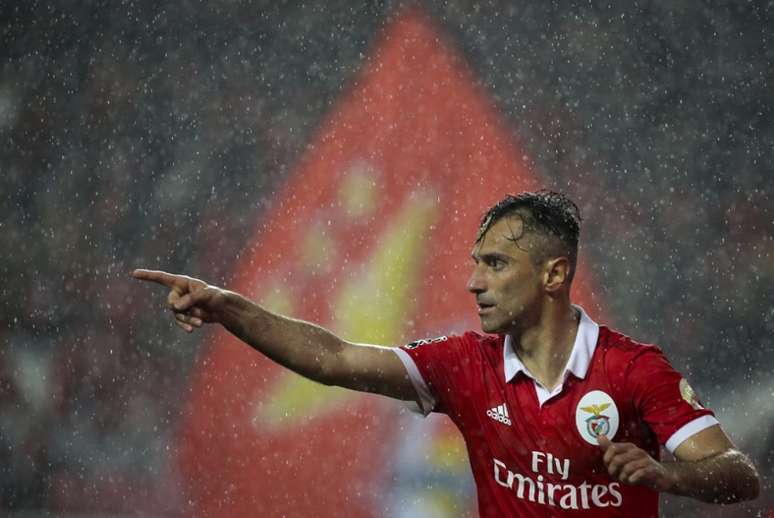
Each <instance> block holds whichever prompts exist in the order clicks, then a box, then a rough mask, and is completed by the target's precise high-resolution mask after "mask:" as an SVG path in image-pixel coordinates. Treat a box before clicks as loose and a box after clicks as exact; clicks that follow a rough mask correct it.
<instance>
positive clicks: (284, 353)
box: [132, 270, 416, 400]
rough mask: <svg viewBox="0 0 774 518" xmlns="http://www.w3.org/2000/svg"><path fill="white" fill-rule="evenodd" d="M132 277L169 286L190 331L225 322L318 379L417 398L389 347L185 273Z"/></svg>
mask: <svg viewBox="0 0 774 518" xmlns="http://www.w3.org/2000/svg"><path fill="white" fill-rule="evenodd" d="M132 276H133V277H135V278H136V279H140V280H144V281H151V282H155V283H158V284H161V285H163V286H165V287H167V288H168V289H169V290H170V291H169V295H168V296H167V305H168V306H169V309H171V310H172V312H173V313H174V315H175V323H176V324H177V325H178V326H180V327H181V328H183V329H184V330H185V331H187V332H189V333H190V332H192V331H193V330H194V329H195V328H198V327H201V326H202V325H203V324H204V323H208V322H212V323H220V324H222V325H223V327H225V328H226V329H227V330H228V331H230V332H231V333H232V334H234V335H235V336H236V337H238V338H239V339H240V340H242V341H243V342H245V343H247V344H248V345H250V346H251V347H252V348H254V349H256V350H257V351H259V352H261V353H263V354H265V355H266V356H268V357H269V358H271V359H272V360H274V361H275V362H277V363H279V364H280V365H283V366H284V367H287V368H288V369H291V370H292V371H294V372H297V373H298V374H301V375H302V376H305V377H307V378H309V379H312V380H314V381H317V382H320V383H324V384H326V385H338V386H341V387H346V388H350V389H353V390H359V391H363V392H374V393H378V394H383V395H385V396H390V397H393V398H396V399H401V400H415V399H416V392H415V390H414V388H413V386H412V384H411V381H410V380H409V378H408V376H407V374H406V369H405V367H404V366H403V363H402V362H401V361H400V359H399V358H398V356H397V355H396V354H395V353H394V352H392V351H391V350H390V348H388V347H380V346H377V345H366V344H354V343H351V342H347V341H345V340H343V339H341V338H339V337H337V336H336V335H334V334H333V333H331V332H330V331H328V330H327V329H324V328H322V327H320V326H317V325H315V324H311V323H309V322H304V321H302V320H296V319H292V318H288V317H285V316H282V315H278V314H275V313H272V312H270V311H268V310H266V309H264V308H262V307H261V306H259V305H258V304H255V303H254V302H252V301H250V300H248V299H247V298H245V297H243V296H242V295H240V294H238V293H235V292H233V291H228V290H224V289H221V288H218V287H217V286H210V285H208V284H207V283H205V282H204V281H201V280H199V279H194V278H192V277H188V276H185V275H174V274H170V273H166V272H161V271H156V270H135V271H134V272H132Z"/></svg>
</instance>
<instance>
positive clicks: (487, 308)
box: [477, 302, 495, 315]
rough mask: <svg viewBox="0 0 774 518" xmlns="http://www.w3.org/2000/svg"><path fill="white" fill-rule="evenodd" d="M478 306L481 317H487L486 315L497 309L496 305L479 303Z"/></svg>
mask: <svg viewBox="0 0 774 518" xmlns="http://www.w3.org/2000/svg"><path fill="white" fill-rule="evenodd" d="M477 305H478V314H479V315H485V314H486V313H489V312H490V311H492V310H493V309H494V307H495V305H494V304H486V303H483V302H478V303H477Z"/></svg>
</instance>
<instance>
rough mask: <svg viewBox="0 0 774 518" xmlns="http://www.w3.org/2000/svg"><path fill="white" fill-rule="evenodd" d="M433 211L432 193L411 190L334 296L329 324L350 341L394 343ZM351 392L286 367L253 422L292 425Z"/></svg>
mask: <svg viewBox="0 0 774 518" xmlns="http://www.w3.org/2000/svg"><path fill="white" fill-rule="evenodd" d="M435 213H436V205H435V201H434V198H433V197H432V196H430V195H428V194H427V193H413V194H412V195H411V196H409V198H408V199H407V200H406V202H405V203H404V205H403V207H401V209H400V210H399V211H398V213H397V214H396V215H395V216H394V217H393V218H392V221H391V222H390V223H389V224H388V226H387V228H386V230H385V231H384V233H383V234H382V236H381V237H380V238H379V239H378V241H377V245H376V246H377V248H376V251H375V253H374V254H373V256H372V257H371V259H370V260H369V262H368V263H367V264H366V265H365V267H364V268H363V269H362V270H361V271H360V272H357V271H353V272H352V275H351V276H350V277H349V278H348V279H347V280H346V282H344V283H343V286H342V289H341V291H340V292H339V294H338V295H337V296H334V300H335V301H336V302H335V308H334V323H333V326H332V327H333V330H334V331H335V332H336V333H337V334H338V335H339V336H342V337H344V338H346V339H348V340H351V341H355V342H367V343H379V344H395V343H396V342H397V340H399V339H400V338H401V336H402V334H403V330H404V327H405V323H406V320H407V319H408V318H409V317H410V316H411V314H412V312H413V309H414V303H415V299H414V298H413V296H414V295H415V294H416V286H417V277H418V270H419V267H420V265H421V264H422V257H423V253H424V251H425V250H427V249H428V247H427V243H426V236H427V232H428V230H429V228H430V226H431V224H432V221H433V218H434V217H435ZM355 396H356V394H355V393H354V392H351V391H348V390H345V389H341V388H336V387H326V386H324V385H320V384H318V383H315V382H313V381H309V380H307V379H305V378H303V377H301V376H299V375H297V374H293V373H290V372H288V373H286V374H285V375H283V376H281V377H280V378H279V379H278V381H277V383H276V385H275V387H274V388H273V389H272V390H270V391H269V392H268V393H267V394H266V395H265V396H264V397H265V402H264V403H263V404H261V405H259V406H258V408H257V411H256V415H255V423H256V424H260V425H262V426H275V427H278V426H295V425H297V423H298V421H299V420H309V419H312V418H314V417H315V416H319V415H320V414H322V413H324V412H328V411H330V410H332V409H333V408H336V407H338V406H339V405H340V404H341V403H342V402H343V401H344V400H346V399H348V398H352V397H355Z"/></svg>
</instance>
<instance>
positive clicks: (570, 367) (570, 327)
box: [133, 191, 760, 517]
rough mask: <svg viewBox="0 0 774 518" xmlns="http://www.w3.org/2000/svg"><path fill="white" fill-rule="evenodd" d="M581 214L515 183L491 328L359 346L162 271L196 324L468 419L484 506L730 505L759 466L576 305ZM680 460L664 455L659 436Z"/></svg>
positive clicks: (494, 282)
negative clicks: (682, 499)
mask: <svg viewBox="0 0 774 518" xmlns="http://www.w3.org/2000/svg"><path fill="white" fill-rule="evenodd" d="M579 229H580V215H579V213H578V209H577V207H576V206H575V204H574V203H573V202H572V201H570V200H569V199H568V198H566V197H565V196H563V195H561V194H558V193H553V192H548V191H540V192H537V193H522V194H520V195H518V196H508V197H506V198H505V199H504V200H502V201H501V202H500V203H498V204H497V205H495V206H494V207H492V208H491V209H490V210H489V211H488V212H487V214H486V215H485V217H484V218H483V220H482V223H481V227H480V229H479V231H478V235H477V237H476V240H475V244H474V247H473V252H472V257H473V261H474V266H473V273H472V275H471V278H470V281H469V283H468V289H469V291H470V292H471V293H472V294H473V295H474V296H475V298H476V302H477V305H478V313H479V317H480V319H481V327H482V329H483V331H484V332H485V333H489V335H481V334H478V333H474V332H468V333H465V334H464V335H463V336H449V337H439V338H436V339H432V340H420V341H417V342H413V343H411V344H408V345H405V346H403V347H399V348H389V347H381V346H376V345H367V344H355V343H350V342H347V341H345V340H342V339H341V338H338V337H337V336H335V335H334V334H332V333H331V332H329V331H327V330H325V329H323V328H321V327H319V326H316V325H314V324H311V323H307V322H303V321H300V320H295V319H291V318H287V317H284V316H281V315H277V314H273V313H271V312H269V311H267V310H265V309H263V308H261V307H260V306H258V305H256V304H255V303H253V302H251V301H249V300H247V299H246V298H244V297H242V296H241V295H239V294H237V293H234V292H230V291H226V290H223V289H221V288H217V287H215V286H209V285H207V284H206V283H204V282H202V281H200V280H197V279H192V278H190V277H186V276H180V275H172V274H168V273H164V272H158V271H149V270H136V271H135V272H134V274H133V275H134V276H135V277H136V278H138V279H143V280H149V281H154V282H157V283H160V284H163V285H164V286H166V287H167V288H169V289H170V290H171V291H170V292H169V296H168V299H167V301H168V304H169V306H170V308H171V309H172V311H173V312H174V316H175V319H176V323H177V324H178V325H179V326H180V327H182V328H183V329H185V330H186V331H188V332H191V331H193V330H194V328H197V327H200V326H201V325H202V324H203V323H205V322H218V323H220V324H222V325H223V326H225V327H226V329H228V330H229V331H230V332H232V333H233V334H234V335H236V336H237V337H239V338H240V339H241V340H243V341H244V342H246V343H247V344H249V345H250V346H252V347H253V348H255V349H257V350H258V351H260V352H262V353H263V354H265V355H267V356H268V357H270V358H271V359H272V360H274V361H276V362H277V363H280V364H281V365H284V366H285V367H287V368H289V369H292V370H293V371H295V372H297V373H299V374H302V375H304V376H306V377H308V378H310V379H313V380H316V381H318V382H320V383H324V384H327V385H339V386H342V387H347V388H351V389H354V390H360V391H365V392H374V393H378V394H383V395H386V396H390V397H393V398H396V399H400V400H404V401H412V402H415V403H416V404H417V406H418V409H419V410H420V411H421V412H422V413H424V414H425V415H427V414H428V413H429V412H431V411H437V412H443V413H446V414H448V415H449V417H450V418H451V419H452V420H453V421H454V423H455V424H456V425H457V427H458V428H459V429H460V431H461V432H462V435H463V436H464V438H465V442H466V444H467V448H468V455H469V457H470V462H471V466H472V470H473V475H474V478H475V481H476V486H477V490H478V501H479V514H480V515H481V516H482V517H500V516H562V515H567V516H594V517H608V516H610V517H612V516H657V514H658V492H661V491H666V492H670V493H674V494H678V495H685V496H691V497H694V498H697V499H700V500H704V501H707V502H718V503H721V502H722V503H729V502H736V501H740V500H745V499H751V498H755V497H756V496H757V495H758V492H759V484H760V482H759V478H758V474H757V472H756V470H755V468H754V467H753V465H752V464H751V462H750V461H749V459H748V458H747V457H746V456H745V455H743V454H742V453H741V452H739V451H738V450H736V449H735V447H734V445H733V443H732V442H731V441H730V440H729V438H728V437H727V436H726V435H725V433H724V432H723V430H722V429H721V427H720V425H719V424H718V421H717V420H716V419H715V417H714V416H713V414H712V412H711V411H709V410H706V409H704V408H703V407H702V406H701V404H700V403H699V402H698V400H697V399H696V397H695V396H694V394H693V391H692V390H691V388H690V386H689V385H688V383H687V381H686V380H685V379H683V378H682V377H681V376H680V375H679V374H678V373H677V372H676V371H675V370H674V369H673V368H672V367H671V366H670V365H669V363H668V362H667V360H666V359H665V357H664V355H663V354H662V353H661V351H660V350H659V349H658V348H656V347H655V346H649V345H643V344H639V343H637V342H634V341H633V340H631V339H630V338H628V337H626V336H624V335H622V334H620V333H617V332H615V331H613V330H611V329H608V328H607V327H604V326H599V325H598V324H596V323H595V322H594V321H593V320H591V319H590V318H589V316H588V315H587V314H586V313H585V312H584V311H583V309H581V308H580V307H578V306H574V305H572V304H571V302H570V286H571V283H572V279H573V275H574V273H575V267H576V261H577V250H578V234H579ZM661 444H663V445H665V447H666V448H667V449H668V450H669V451H670V452H671V453H672V454H673V455H674V456H675V458H676V459H677V462H661V461H660V460H659V449H660V445H661Z"/></svg>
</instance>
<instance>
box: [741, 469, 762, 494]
mask: <svg viewBox="0 0 774 518" xmlns="http://www.w3.org/2000/svg"><path fill="white" fill-rule="evenodd" d="M745 489H746V491H745V494H744V495H742V498H741V500H755V499H756V498H758V497H759V496H760V494H761V478H760V476H758V472H757V471H755V470H753V472H752V473H751V474H750V480H749V481H748V483H747V484H746V487H745Z"/></svg>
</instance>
